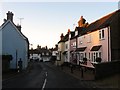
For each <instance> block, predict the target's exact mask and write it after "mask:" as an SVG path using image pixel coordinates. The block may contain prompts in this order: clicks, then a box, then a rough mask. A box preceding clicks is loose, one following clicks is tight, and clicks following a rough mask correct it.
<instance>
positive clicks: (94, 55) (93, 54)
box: [90, 51, 102, 63]
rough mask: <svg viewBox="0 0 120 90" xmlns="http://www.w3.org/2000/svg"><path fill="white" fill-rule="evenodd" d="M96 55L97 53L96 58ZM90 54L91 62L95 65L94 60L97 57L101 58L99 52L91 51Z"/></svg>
mask: <svg viewBox="0 0 120 90" xmlns="http://www.w3.org/2000/svg"><path fill="white" fill-rule="evenodd" d="M96 53H97V56H96ZM90 54H91V61H92V62H93V63H96V58H97V57H100V58H102V54H101V51H93V52H91V53H90Z"/></svg>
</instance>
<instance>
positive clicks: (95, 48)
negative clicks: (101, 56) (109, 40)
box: [90, 45, 102, 51]
mask: <svg viewBox="0 0 120 90" xmlns="http://www.w3.org/2000/svg"><path fill="white" fill-rule="evenodd" d="M101 46H102V45H98V46H93V47H92V49H91V50H90V51H98V50H99V49H100V47H101Z"/></svg>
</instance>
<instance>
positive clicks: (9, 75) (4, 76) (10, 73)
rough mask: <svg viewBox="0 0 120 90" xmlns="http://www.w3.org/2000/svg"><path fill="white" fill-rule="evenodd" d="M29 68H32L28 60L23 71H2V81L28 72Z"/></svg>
mask: <svg viewBox="0 0 120 90" xmlns="http://www.w3.org/2000/svg"><path fill="white" fill-rule="evenodd" d="M31 69H32V63H31V62H29V64H28V67H27V69H26V70H23V71H21V72H18V71H13V70H9V71H8V72H6V73H2V81H6V80H8V79H12V78H14V77H17V76H19V75H22V74H25V73H28V72H29V71H30V70H31Z"/></svg>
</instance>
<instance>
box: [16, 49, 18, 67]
mask: <svg viewBox="0 0 120 90" xmlns="http://www.w3.org/2000/svg"><path fill="white" fill-rule="evenodd" d="M17 58H18V51H17V49H16V69H17Z"/></svg>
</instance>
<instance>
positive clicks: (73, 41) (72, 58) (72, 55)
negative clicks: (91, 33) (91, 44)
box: [70, 38, 77, 63]
mask: <svg viewBox="0 0 120 90" xmlns="http://www.w3.org/2000/svg"><path fill="white" fill-rule="evenodd" d="M76 45H77V44H76V38H74V39H71V40H70V51H71V53H70V61H71V63H77V62H76V60H77V56H76V52H75V50H76Z"/></svg>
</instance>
